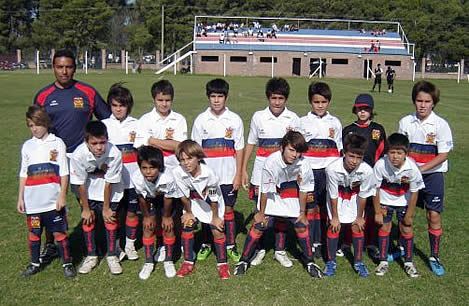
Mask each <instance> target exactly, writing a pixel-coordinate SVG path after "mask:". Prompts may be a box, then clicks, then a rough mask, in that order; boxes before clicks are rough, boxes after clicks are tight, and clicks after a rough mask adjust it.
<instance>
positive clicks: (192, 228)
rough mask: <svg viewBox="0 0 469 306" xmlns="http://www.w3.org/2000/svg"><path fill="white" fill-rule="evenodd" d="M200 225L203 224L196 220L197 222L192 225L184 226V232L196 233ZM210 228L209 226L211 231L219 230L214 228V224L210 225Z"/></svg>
mask: <svg viewBox="0 0 469 306" xmlns="http://www.w3.org/2000/svg"><path fill="white" fill-rule="evenodd" d="M199 223H202V222H200V221H199V219H197V218H195V221H194V222H193V223H192V224H191V225H184V226H183V227H182V230H183V231H184V232H192V231H195V230H197V228H198V225H199ZM203 224H205V223H203ZM208 226H209V228H210V229H211V230H214V229H217V228H216V227H215V226H213V225H212V224H208Z"/></svg>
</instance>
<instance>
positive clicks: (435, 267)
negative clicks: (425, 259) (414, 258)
mask: <svg viewBox="0 0 469 306" xmlns="http://www.w3.org/2000/svg"><path fill="white" fill-rule="evenodd" d="M429 263H430V268H431V269H432V272H433V274H435V275H437V276H443V275H444V274H445V268H444V267H443V265H442V264H441V262H440V259H439V258H437V257H430V259H429Z"/></svg>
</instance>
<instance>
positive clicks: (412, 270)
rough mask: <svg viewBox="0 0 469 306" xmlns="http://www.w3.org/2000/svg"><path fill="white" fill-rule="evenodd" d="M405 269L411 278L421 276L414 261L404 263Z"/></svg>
mask: <svg viewBox="0 0 469 306" xmlns="http://www.w3.org/2000/svg"><path fill="white" fill-rule="evenodd" d="M404 271H405V273H407V275H409V276H410V277H411V278H417V277H419V272H418V271H417V268H416V267H415V265H414V263H413V262H405V263H404Z"/></svg>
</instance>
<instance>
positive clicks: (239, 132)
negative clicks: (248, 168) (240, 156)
mask: <svg viewBox="0 0 469 306" xmlns="http://www.w3.org/2000/svg"><path fill="white" fill-rule="evenodd" d="M236 121H237V129H236V131H235V135H234V142H235V150H236V151H239V150H242V149H244V125H243V120H241V118H239V117H238V118H237V120H236Z"/></svg>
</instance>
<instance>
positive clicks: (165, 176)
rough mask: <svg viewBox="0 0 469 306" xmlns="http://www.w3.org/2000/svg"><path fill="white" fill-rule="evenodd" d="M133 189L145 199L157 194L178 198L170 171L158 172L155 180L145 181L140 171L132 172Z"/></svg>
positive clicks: (176, 188) (152, 197) (154, 196)
mask: <svg viewBox="0 0 469 306" xmlns="http://www.w3.org/2000/svg"><path fill="white" fill-rule="evenodd" d="M132 182H133V184H134V186H135V191H136V192H137V194H138V195H141V196H142V197H143V198H145V199H154V198H156V197H157V196H158V195H159V194H163V195H164V197H165V198H180V197H181V195H180V193H179V191H178V187H177V185H176V181H175V180H174V177H173V174H172V172H171V171H165V172H160V174H159V175H158V177H157V178H156V181H155V182H149V181H147V180H146V179H145V178H144V177H143V175H142V173H141V172H140V171H138V172H135V173H134V174H132Z"/></svg>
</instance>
